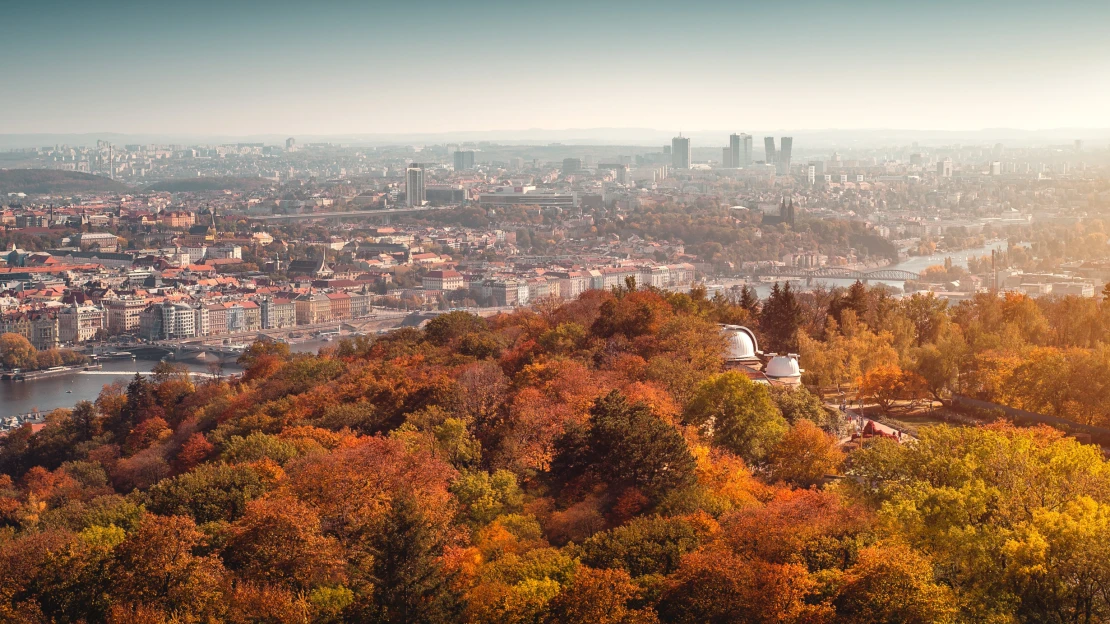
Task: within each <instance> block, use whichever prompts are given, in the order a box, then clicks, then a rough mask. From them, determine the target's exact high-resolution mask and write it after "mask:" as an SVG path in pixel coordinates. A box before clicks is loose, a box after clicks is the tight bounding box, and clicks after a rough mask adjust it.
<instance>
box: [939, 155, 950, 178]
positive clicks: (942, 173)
mask: <svg viewBox="0 0 1110 624" xmlns="http://www.w3.org/2000/svg"><path fill="white" fill-rule="evenodd" d="M937 177H940V178H951V177H952V159H951V158H945V159H944V160H941V161H938V162H937Z"/></svg>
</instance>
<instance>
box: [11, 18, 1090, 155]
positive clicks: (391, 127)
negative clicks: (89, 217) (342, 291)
mask: <svg viewBox="0 0 1110 624" xmlns="http://www.w3.org/2000/svg"><path fill="white" fill-rule="evenodd" d="M0 24H5V27H4V29H3V36H0V65H2V66H3V71H2V72H0V75H2V76H3V81H2V83H0V84H2V85H3V86H2V87H0V90H3V91H4V97H3V98H0V133H85V132H119V133H146V134H159V133H163V134H169V133H173V134H177V135H181V134H223V135H229V136H248V135H257V134H289V135H297V134H312V135H329V134H337V135H338V134H359V133H367V134H369V133H379V134H388V133H442V132H450V131H496V130H516V129H529V128H549V129H562V128H654V129H661V130H662V129H665V130H668V131H669V130H674V131H678V130H686V131H690V132H692V131H699V130H710V129H712V130H717V129H721V130H729V131H733V130H735V131H747V129H756V128H758V129H820V128H903V129H921V130H926V129H930V130H974V129H980V128H1021V129H1029V130H1034V129H1047V128H1064V127H1066V128H1106V127H1110V118H1108V117H1110V42H1108V41H1107V40H1106V38H1105V30H1106V28H1107V25H1108V24H1110V2H1107V1H1106V0H1102V1H1099V2H1087V1H1070V0H1061V1H1056V2H1043V1H1042V2H1026V1H1025V0H1012V1H1008V2H1005V1H990V2H987V1H982V0H963V1H950V0H930V1H928V2H903V1H901V0H886V1H863V0H855V1H851V2H833V1H824V2H810V1H808V0H794V1H791V2H774V1H773V0H761V1H760V2H746V1H743V0H733V1H731V2H699V1H697V0H692V1H688V2H674V0H670V1H668V2H656V1H655V0H636V1H627V2H625V1H620V2H618V1H607V0H594V1H580V0H558V1H555V2H542V3H539V2H505V1H485V0H470V1H464V2H458V1H454V0H452V1H440V0H425V1H422V2H389V3H380V2H374V1H368V2H333V1H328V0H321V1H318V2H304V1H298V2H286V1H282V0H276V1H272V2H237V1H235V0H224V1H222V2H208V1H199V2H176V3H159V2H129V1H126V0H125V1H120V2H104V1H101V2H89V1H88V0H83V1H82V2H66V1H58V0H35V1H15V0H13V1H10V2H2V3H0Z"/></svg>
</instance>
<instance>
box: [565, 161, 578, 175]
mask: <svg viewBox="0 0 1110 624" xmlns="http://www.w3.org/2000/svg"><path fill="white" fill-rule="evenodd" d="M581 169H582V159H581V158H564V159H563V175H567V174H570V173H575V172H576V171H580V170H581Z"/></svg>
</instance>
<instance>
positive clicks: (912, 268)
mask: <svg viewBox="0 0 1110 624" xmlns="http://www.w3.org/2000/svg"><path fill="white" fill-rule="evenodd" d="M1006 248H1007V242H1006V241H1004V240H1000V241H994V242H993V243H989V244H987V245H984V246H982V247H975V248H974V249H965V250H963V251H952V252H945V253H938V254H933V255H931V256H910V257H909V258H907V259H906V260H904V261H902V262H898V263H896V264H892V265H889V266H885V267H881V268H877V269H872V270H874V271H880V270H887V269H890V270H894V269H900V270H902V271H909V272H911V273H921V272H922V271H924V270H925V268H926V267H930V266H935V265H938V264H939V265H943V264H944V261H945V259H947V258H951V259H952V265H953V266H961V267H964V268H965V269H966V268H967V260H968V258H979V257H982V256H987V257H989V256H990V255H991V251H994V250H999V251H1005V250H1006ZM853 282H854V280H849V279H828V278H822V279H820V280H814V285H817V284H823V285H825V286H827V287H829V288H834V287H836V286H851V285H852V283H853ZM871 284H887V285H889V286H893V287H895V288H898V289H901V288H902V287H903V286H904V285H905V284H904V282H901V281H890V280H873V281H871ZM724 285H726V286H728V285H731V283H729V282H726V283H725V284H724ZM803 290H805V287H803ZM755 291H756V293H757V294H758V295H759V296H760V297H761V298H764V297H766V296H767V295H768V294H770V293H771V285H770V284H759V285H757V286H756V287H755Z"/></svg>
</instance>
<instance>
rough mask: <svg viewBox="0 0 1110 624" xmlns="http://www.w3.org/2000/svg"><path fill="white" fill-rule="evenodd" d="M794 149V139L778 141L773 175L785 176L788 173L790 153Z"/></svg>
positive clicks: (785, 138) (788, 138)
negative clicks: (777, 152)
mask: <svg viewBox="0 0 1110 624" xmlns="http://www.w3.org/2000/svg"><path fill="white" fill-rule="evenodd" d="M793 147H794V137H782V138H781V139H779V157H778V160H776V161H775V173H777V174H779V175H787V174H789V173H790V152H791V150H792V149H793Z"/></svg>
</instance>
